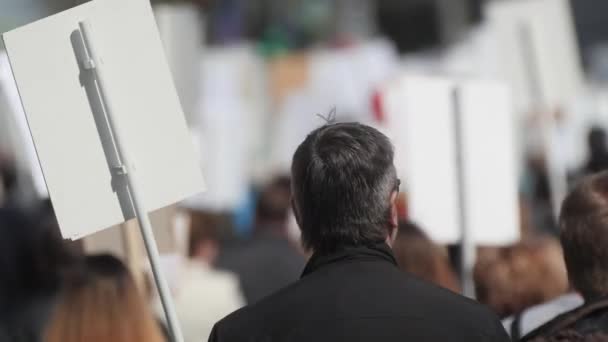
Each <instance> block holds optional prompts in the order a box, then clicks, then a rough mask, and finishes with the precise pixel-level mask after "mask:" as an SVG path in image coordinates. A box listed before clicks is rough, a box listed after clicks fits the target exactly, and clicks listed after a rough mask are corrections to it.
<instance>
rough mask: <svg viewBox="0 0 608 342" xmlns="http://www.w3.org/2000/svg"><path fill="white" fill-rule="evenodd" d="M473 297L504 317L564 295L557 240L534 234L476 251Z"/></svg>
mask: <svg viewBox="0 0 608 342" xmlns="http://www.w3.org/2000/svg"><path fill="white" fill-rule="evenodd" d="M474 276H475V284H476V294H477V299H478V300H479V301H480V302H481V303H484V304H486V305H488V306H489V307H490V308H492V309H493V310H494V312H496V313H497V314H498V316H499V317H502V318H505V317H508V316H511V315H515V314H518V313H520V312H522V311H523V310H525V309H526V308H528V307H531V306H533V305H537V304H541V303H544V302H547V301H549V300H552V299H554V298H556V297H559V296H561V295H563V294H565V293H566V292H567V290H568V276H567V274H566V268H565V266H564V263H563V259H562V253H561V249H560V246H559V243H558V242H557V240H556V239H554V238H552V237H548V236H547V237H535V238H530V239H528V240H525V241H521V242H519V243H517V244H515V245H513V246H509V247H502V248H498V249H497V250H495V251H491V252H487V251H480V253H479V258H478V262H477V264H476V265H475V271H474Z"/></svg>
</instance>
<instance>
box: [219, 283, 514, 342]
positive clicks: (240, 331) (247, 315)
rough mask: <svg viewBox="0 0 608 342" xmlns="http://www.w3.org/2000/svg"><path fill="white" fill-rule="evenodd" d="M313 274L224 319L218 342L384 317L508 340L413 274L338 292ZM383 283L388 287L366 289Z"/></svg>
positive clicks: (469, 306)
mask: <svg viewBox="0 0 608 342" xmlns="http://www.w3.org/2000/svg"><path fill="white" fill-rule="evenodd" d="M321 275H322V274H321ZM326 275H327V274H326ZM311 276H312V277H305V278H304V279H302V280H300V281H299V282H296V283H294V284H292V285H291V286H288V287H286V288H284V289H283V290H281V291H279V292H277V293H276V294H274V295H271V296H269V297H266V298H265V299H263V300H261V301H259V302H257V303H255V304H253V305H250V306H248V307H245V308H242V309H240V310H238V311H236V312H234V313H232V314H230V315H228V316H227V317H226V318H224V319H222V320H221V321H220V322H218V324H217V325H216V327H215V333H216V334H217V335H218V336H222V339H221V340H222V341H231V340H239V339H240V338H239V337H240V336H249V337H251V336H268V335H273V334H274V333H276V332H277V329H279V330H281V329H289V328H290V327H292V326H294V325H296V324H297V325H303V326H305V325H307V324H308V323H310V324H313V323H312V322H317V323H318V322H321V321H326V322H327V321H336V320H339V321H341V322H343V323H344V322H346V321H353V322H355V321H357V320H360V319H362V318H364V317H365V318H369V317H383V319H387V320H390V321H393V322H395V319H397V320H399V322H401V323H399V324H405V325H408V324H409V323H408V321H409V322H412V324H419V323H413V322H424V323H422V324H423V325H426V326H431V325H434V324H437V325H438V326H444V328H445V329H448V330H451V331H453V332H454V334H455V337H457V336H461V335H462V336H485V335H488V336H495V337H496V338H494V339H492V341H494V340H496V341H502V340H503V339H501V338H502V337H505V336H506V335H505V333H504V330H503V329H502V325H500V321H498V319H497V318H496V316H495V315H494V314H493V313H491V312H490V311H489V310H488V309H487V308H485V307H484V306H482V305H480V304H479V303H477V302H475V301H473V300H471V299H468V298H465V297H463V296H460V295H458V294H456V293H453V292H451V291H449V290H445V289H442V288H439V287H436V286H434V285H431V284H428V283H425V282H423V281H420V280H417V279H415V278H413V277H411V276H407V275H405V276H403V277H402V276H400V275H398V274H397V275H395V277H392V279H390V278H391V277H387V279H379V278H374V279H371V280H370V282H369V283H368V284H361V283H357V282H356V281H350V280H347V281H346V282H345V283H341V284H340V288H339V289H338V290H336V289H335V288H334V287H333V286H332V285H328V282H331V280H326V279H322V278H324V277H321V276H316V275H314V274H311ZM385 281H388V282H391V283H392V284H387V285H386V286H384V285H378V286H376V285H372V286H371V287H369V286H370V283H374V282H377V283H382V282H385ZM346 283H348V284H350V285H348V286H347V285H345V284H346ZM325 285H328V286H325ZM332 291H333V292H332ZM370 324H372V325H373V323H370ZM372 329H373V328H372ZM212 341H213V340H212Z"/></svg>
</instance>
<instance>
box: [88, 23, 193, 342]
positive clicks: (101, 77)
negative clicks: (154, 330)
mask: <svg viewBox="0 0 608 342" xmlns="http://www.w3.org/2000/svg"><path fill="white" fill-rule="evenodd" d="M79 27H80V32H81V34H82V38H83V41H84V44H85V47H86V50H87V51H86V52H87V54H88V60H87V61H84V65H85V67H86V68H89V69H91V70H92V71H93V73H94V74H95V79H96V82H97V87H98V89H99V94H100V96H101V102H102V103H103V106H104V108H105V114H106V119H107V124H108V126H109V129H110V132H111V133H112V138H113V142H114V146H115V147H116V151H117V153H118V165H113V167H114V168H115V170H114V171H115V172H117V174H118V175H119V176H120V175H122V176H124V177H126V180H127V187H128V191H129V195H130V196H131V202H132V205H133V208H134V209H135V214H136V216H137V220H138V222H139V227H140V230H141V235H142V237H143V240H144V244H145V246H146V251H147V252H148V258H149V259H150V265H151V267H152V272H153V274H154V280H155V282H156V286H157V288H158V292H159V295H160V299H161V302H162V305H163V309H164V311H165V315H166V318H167V325H168V328H169V332H170V334H171V336H172V337H173V340H174V341H175V342H183V340H184V339H183V336H182V333H181V330H180V327H179V324H178V320H177V315H176V313H175V308H174V305H173V300H172V298H171V292H170V290H169V286H168V284H167V281H166V280H165V278H164V277H163V274H162V271H161V266H160V256H159V252H158V247H157V246H156V242H155V239H154V233H153V231H152V225H151V223H150V218H149V217H148V212H147V211H146V209H145V207H144V205H143V197H142V196H141V192H140V188H139V185H138V184H137V177H134V173H135V172H136V170H135V168H134V167H133V166H132V165H130V161H131V160H132V159H129V156H128V154H127V153H128V152H127V150H126V149H125V148H124V147H123V145H122V144H121V141H124V136H123V135H122V134H121V131H120V128H119V126H118V125H116V124H115V121H114V120H113V117H112V112H113V105H112V101H111V99H110V98H109V97H108V96H107V94H108V91H107V87H106V83H105V74H104V68H103V61H102V60H101V59H100V58H99V57H98V56H99V55H98V53H97V50H96V48H95V43H94V42H95V39H94V38H93V37H94V34H93V32H92V29H91V25H90V23H89V22H87V21H86V20H85V21H81V22H80V23H79ZM114 157H115V156H114ZM108 159H109V160H116V158H108Z"/></svg>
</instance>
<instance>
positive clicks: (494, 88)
mask: <svg viewBox="0 0 608 342" xmlns="http://www.w3.org/2000/svg"><path fill="white" fill-rule="evenodd" d="M458 103H459V107H460V108H459V109H458V113H459V114H458V115H459V117H460V120H459V126H460V136H461V140H460V147H461V156H462V168H463V169H462V171H463V175H464V178H463V181H464V184H463V191H464V196H463V198H464V200H465V203H464V209H465V211H464V214H465V215H466V224H467V229H468V230H469V231H470V232H471V235H472V239H473V241H475V243H477V244H482V245H493V244H510V243H514V242H516V241H517V240H518V239H519V207H518V201H519V200H518V191H517V190H518V186H517V179H518V177H517V164H516V160H515V153H516V152H515V141H514V131H513V125H514V122H515V117H514V110H513V105H512V102H511V99H510V94H509V91H508V88H507V87H506V86H505V85H503V84H500V83H492V82H481V81H480V82H475V81H468V82H464V83H461V84H460V86H459V87H458Z"/></svg>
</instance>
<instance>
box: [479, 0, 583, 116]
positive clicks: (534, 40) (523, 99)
mask: <svg viewBox="0 0 608 342" xmlns="http://www.w3.org/2000/svg"><path fill="white" fill-rule="evenodd" d="M486 18H488V23H489V28H490V29H491V30H492V32H493V35H494V39H495V41H496V42H499V43H498V44H497V45H496V47H497V48H498V50H499V54H498V56H499V57H500V61H501V71H502V72H501V74H502V76H503V79H504V80H505V81H507V82H508V83H509V85H510V87H511V89H512V91H513V98H514V101H515V105H516V107H517V109H519V110H525V111H530V110H531V109H535V108H538V107H539V106H544V107H545V108H548V109H555V108H557V107H559V106H566V105H568V104H569V103H570V101H572V100H573V98H574V96H576V95H577V93H578V92H579V91H580V89H581V87H582V82H583V74H582V66H581V60H580V56H579V53H578V45H577V41H576V35H575V29H574V24H573V19H572V11H571V9H570V5H569V2H568V1H567V0H516V1H492V2H489V3H488V6H487V8H486Z"/></svg>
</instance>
